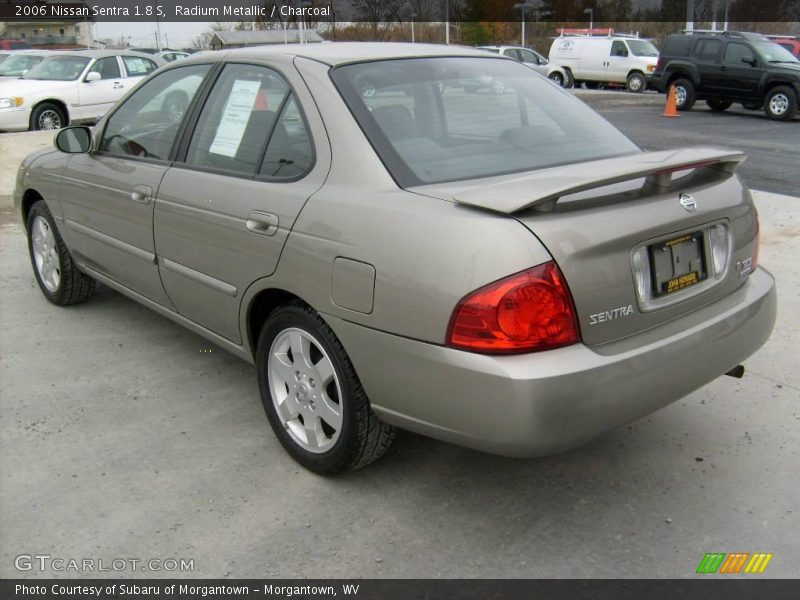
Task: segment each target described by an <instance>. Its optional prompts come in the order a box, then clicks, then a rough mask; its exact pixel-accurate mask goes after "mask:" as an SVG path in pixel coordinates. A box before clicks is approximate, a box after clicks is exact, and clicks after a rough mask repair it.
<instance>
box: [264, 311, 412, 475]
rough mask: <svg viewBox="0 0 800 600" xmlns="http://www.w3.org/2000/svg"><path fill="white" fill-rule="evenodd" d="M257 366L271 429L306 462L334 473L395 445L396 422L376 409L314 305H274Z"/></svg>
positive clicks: (365, 462)
mask: <svg viewBox="0 0 800 600" xmlns="http://www.w3.org/2000/svg"><path fill="white" fill-rule="evenodd" d="M298 349H300V350H299V351H298ZM298 354H299V355H300V356H298ZM256 367H257V373H258V387H259V391H260V392H261V401H262V403H263V404H264V410H265V411H266V413H267V418H268V419H269V423H270V425H271V426H272V430H273V431H274V432H275V435H276V437H277V438H278V441H280V443H281V445H282V446H283V448H284V449H285V450H286V451H287V452H288V453H289V455H290V456H291V457H292V458H293V459H294V460H296V461H297V462H298V463H300V464H301V465H303V466H304V467H305V468H307V469H309V470H310V471H314V472H315V473H319V474H321V475H335V474H337V473H341V472H343V471H348V470H353V469H358V468H360V467H363V466H365V465H368V464H369V463H371V462H373V461H375V460H377V459H379V458H380V457H381V456H383V454H384V453H385V452H386V451H387V450H388V449H389V446H390V445H391V443H392V441H393V440H394V437H395V433H396V430H395V428H394V427H392V426H391V425H386V424H385V423H382V422H381V421H380V420H379V419H378V417H376V416H375V414H374V413H373V412H372V409H371V408H370V406H369V399H368V398H367V394H366V393H365V392H364V388H362V387H361V383H360V382H359V380H358V376H357V375H356V373H355V370H354V369H353V365H352V364H351V363H350V359H349V358H348V357H347V353H346V352H345V350H344V348H343V347H342V344H341V343H340V342H339V340H338V339H337V338H336V335H335V334H334V333H333V331H332V330H331V329H330V327H328V325H327V324H326V323H325V321H323V320H322V318H321V317H320V316H319V315H318V314H317V313H315V312H314V311H313V310H311V309H310V308H308V307H306V306H305V305H303V304H301V303H300V302H296V303H291V304H287V305H285V306H281V307H279V308H277V309H275V310H274V311H273V312H272V314H271V315H270V316H269V318H268V319H267V321H266V323H264V326H263V328H262V329H261V334H260V335H259V338H258V347H257V350H256ZM320 382H322V383H320ZM337 401H338V402H337ZM309 420H311V423H312V425H311V427H310V428H309V427H308V426H307V425H306V421H309Z"/></svg>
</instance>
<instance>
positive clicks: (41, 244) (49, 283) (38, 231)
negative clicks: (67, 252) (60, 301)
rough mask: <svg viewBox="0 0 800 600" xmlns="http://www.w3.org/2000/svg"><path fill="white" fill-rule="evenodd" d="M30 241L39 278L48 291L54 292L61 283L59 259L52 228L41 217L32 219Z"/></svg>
mask: <svg viewBox="0 0 800 600" xmlns="http://www.w3.org/2000/svg"><path fill="white" fill-rule="evenodd" d="M31 242H32V246H33V259H34V262H35V263H36V271H37V272H38V273H39V279H41V281H42V284H44V287H45V288H47V290H48V291H49V292H51V293H54V292H55V291H56V290H57V289H58V286H59V284H60V283H61V261H60V260H59V258H58V250H57V249H56V238H55V236H54V235H53V230H52V229H51V228H50V224H49V223H48V222H47V220H45V219H44V218H43V217H36V219H34V221H33V227H32V228H31Z"/></svg>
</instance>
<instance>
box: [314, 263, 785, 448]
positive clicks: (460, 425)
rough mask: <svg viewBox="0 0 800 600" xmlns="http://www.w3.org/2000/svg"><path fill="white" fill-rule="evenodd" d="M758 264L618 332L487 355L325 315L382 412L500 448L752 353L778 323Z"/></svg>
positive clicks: (572, 438)
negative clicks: (716, 294)
mask: <svg viewBox="0 0 800 600" xmlns="http://www.w3.org/2000/svg"><path fill="white" fill-rule="evenodd" d="M775 314H776V292H775V282H774V280H773V278H772V276H771V275H770V274H769V273H768V272H767V271H765V270H764V269H763V268H759V269H758V270H757V271H756V272H755V273H753V274H752V275H751V276H750V277H749V279H748V281H747V282H746V283H745V284H744V285H743V286H742V287H741V288H740V289H739V290H737V291H736V292H734V293H733V294H731V295H729V296H728V297H726V298H723V299H721V300H719V301H717V302H714V303H713V304H711V305H709V306H706V307H704V308H702V309H700V310H697V311H695V312H694V313H691V314H689V315H687V316H686V317H683V318H681V319H679V320H677V321H673V322H671V323H667V324H665V325H662V326H660V327H658V328H655V329H653V330H650V331H647V332H644V333H642V334H638V335H635V336H632V337H630V338H626V339H624V340H621V341H618V342H614V343H611V344H606V345H603V346H599V347H595V348H589V347H587V346H584V345H582V344H576V345H574V346H570V347H567V348H561V349H558V350H552V351H549V352H542V353H538V354H527V355H522V356H486V355H479V354H471V353H468V352H462V351H458V350H453V349H451V348H445V347H442V346H435V345H432V344H427V343H422V342H418V341H414V340H409V339H406V338H401V337H397V336H394V335H391V334H387V333H383V332H379V331H375V330H372V329H368V328H365V327H361V326H358V325H354V324H352V323H349V322H346V321H342V320H340V319H337V318H333V317H326V318H327V320H328V322H329V324H330V325H331V327H332V328H333V329H334V331H335V332H336V334H337V335H338V336H339V339H340V340H341V341H342V343H343V345H344V347H345V348H346V349H347V352H348V354H349V355H350V358H351V360H352V362H353V365H354V366H355V369H356V372H357V373H358V375H359V377H360V379H361V382H362V384H363V385H364V388H365V390H366V392H367V394H368V395H369V397H370V399H371V402H372V407H373V409H374V410H375V412H376V413H377V414H378V415H379V416H380V417H381V418H382V419H383V420H384V421H386V422H387V423H391V424H394V425H397V426H398V427H401V428H404V429H409V430H411V431H416V432H418V433H422V434H424V435H429V436H431V437H435V438H438V439H442V440H445V441H449V442H453V443H456V444H459V445H462V446H468V447H471V448H476V449H479V450H484V451H487V452H492V453H496V454H504V455H508V456H541V455H546V454H551V453H554V452H558V451H562V450H566V449H569V448H572V447H575V446H578V445H580V444H581V443H583V442H586V441H588V440H589V439H591V438H593V437H595V436H597V435H599V434H601V433H603V432H605V431H608V430H609V429H612V428H614V427H616V426H618V425H621V424H623V423H627V422H629V421H632V420H634V419H637V418H639V417H642V416H644V415H646V414H649V413H651V412H653V411H655V410H657V409H659V408H661V407H663V406H665V405H667V404H670V403H672V402H674V401H676V400H678V399H680V398H682V397H683V396H685V395H687V394H689V393H690V392H692V391H694V390H696V389H697V388H699V387H701V386H703V385H705V384H706V383H708V382H710V381H712V380H714V379H716V378H717V377H719V376H720V375H722V374H724V373H725V372H727V371H729V370H730V369H731V368H733V367H734V366H736V365H737V364H739V363H741V362H742V361H744V360H745V359H746V358H747V357H749V356H750V355H751V354H753V353H754V352H755V351H756V350H758V348H760V347H761V345H762V344H763V343H764V342H765V341H766V340H767V338H768V337H769V335H770V333H771V331H772V327H773V325H774V323H775Z"/></svg>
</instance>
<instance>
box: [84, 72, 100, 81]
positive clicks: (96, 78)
mask: <svg viewBox="0 0 800 600" xmlns="http://www.w3.org/2000/svg"><path fill="white" fill-rule="evenodd" d="M101 79H102V77H101V76H100V73H98V72H97V71H92V72H91V73H89V74H88V75H87V76H86V79H84V81H85V82H87V83H91V82H93V81H100V80H101Z"/></svg>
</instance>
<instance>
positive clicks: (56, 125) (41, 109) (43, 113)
mask: <svg viewBox="0 0 800 600" xmlns="http://www.w3.org/2000/svg"><path fill="white" fill-rule="evenodd" d="M67 125H68V123H67V117H66V115H65V114H64V110H63V109H62V108H61V107H60V106H58V105H57V104H53V103H52V102H42V103H41V104H39V105H37V106H36V107H35V108H34V109H33V113H31V127H30V128H31V130H32V131H47V130H52V131H55V130H56V129H61V128H62V127H66V126H67Z"/></svg>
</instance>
